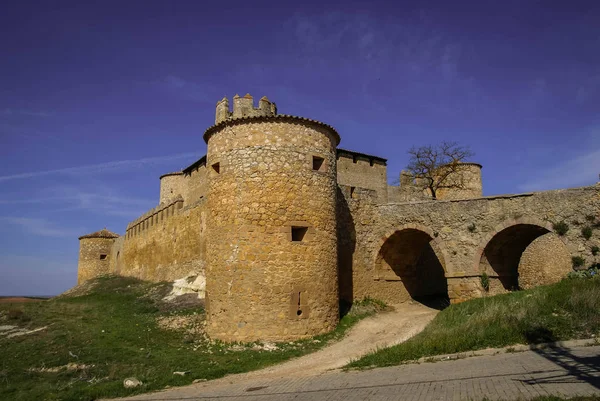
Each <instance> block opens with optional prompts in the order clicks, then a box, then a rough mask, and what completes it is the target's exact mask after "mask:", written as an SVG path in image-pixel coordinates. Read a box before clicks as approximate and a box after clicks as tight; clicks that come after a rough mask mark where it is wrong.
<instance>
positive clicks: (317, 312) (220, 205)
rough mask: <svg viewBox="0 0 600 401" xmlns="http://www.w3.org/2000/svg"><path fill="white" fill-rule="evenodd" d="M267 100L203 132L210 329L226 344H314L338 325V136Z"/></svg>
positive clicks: (218, 122)
mask: <svg viewBox="0 0 600 401" xmlns="http://www.w3.org/2000/svg"><path fill="white" fill-rule="evenodd" d="M248 98H249V95H246V97H245V98H244V99H248ZM250 99H251V98H250ZM266 102H268V99H266V98H263V99H261V106H262V107H260V106H259V108H258V109H255V108H253V107H252V105H251V104H250V108H248V107H247V105H246V107H245V108H244V109H243V110H235V107H236V103H235V102H234V110H233V113H229V114H230V115H232V116H231V117H229V118H227V119H223V120H221V121H219V118H218V117H219V115H218V116H217V124H216V125H215V126H212V127H210V128H209V129H208V130H206V132H205V134H204V139H205V140H206V142H207V144H208V151H207V168H208V170H209V174H208V176H209V192H208V205H209V210H210V217H209V220H208V225H207V269H206V290H207V317H208V322H207V331H208V334H209V335H210V336H211V337H213V338H217V339H221V340H224V341H253V340H288V339H297V338H302V337H307V336H312V335H316V334H320V333H324V332H327V331H330V330H332V329H333V328H334V327H335V326H336V324H337V322H338V317H339V314H338V290H337V288H338V287H337V247H336V187H337V183H336V157H335V156H336V152H335V149H336V146H337V144H338V143H339V136H338V134H337V132H336V131H335V130H334V129H333V128H332V127H330V126H328V125H326V124H323V123H320V122H318V121H313V120H308V119H304V118H300V117H293V116H287V115H277V114H276V111H275V110H276V109H275V107H274V104H273V105H272V107H265V104H266ZM261 110H265V113H264V114H261ZM218 112H219V110H218ZM223 114H224V113H223V111H222V110H221V115H223ZM233 116H238V117H233Z"/></svg>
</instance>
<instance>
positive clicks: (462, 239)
mask: <svg viewBox="0 0 600 401" xmlns="http://www.w3.org/2000/svg"><path fill="white" fill-rule="evenodd" d="M342 189H344V188H342ZM599 189H600V187H599V186H598V185H596V186H593V187H586V188H576V189H566V190H557V191H547V192H539V193H534V194H523V195H514V196H499V197H487V198H480V199H472V200H462V201H439V200H438V201H426V202H413V203H404V204H388V205H378V204H377V198H376V194H375V193H374V192H373V191H368V190H360V191H357V190H355V192H354V198H351V197H349V196H348V193H347V192H348V191H347V189H346V190H342V191H341V193H342V194H344V195H346V196H344V201H343V202H342V203H341V205H344V204H345V205H346V206H345V207H346V209H347V210H346V211H345V212H344V211H338V216H340V215H341V216H345V219H344V220H343V221H341V222H340V227H341V230H340V232H338V235H339V236H340V237H342V241H341V244H343V245H342V248H341V249H340V252H343V253H346V254H342V255H341V256H340V261H341V265H340V276H341V277H345V284H344V285H345V288H340V293H344V292H346V293H347V292H348V287H350V288H351V293H352V294H353V295H352V298H353V299H361V298H363V297H365V296H371V297H374V298H381V299H384V300H387V301H388V302H395V301H398V302H399V301H403V300H405V299H406V292H407V290H406V287H405V286H404V284H403V282H402V281H401V280H400V281H389V280H385V279H379V278H378V277H379V276H381V274H380V273H378V272H377V268H378V267H380V266H378V265H377V261H378V258H379V259H380V258H381V256H380V252H381V249H382V247H383V246H384V244H385V243H386V241H387V240H388V239H389V238H390V237H391V236H392V235H393V234H394V233H395V232H396V231H398V230H403V229H407V228H413V229H415V230H419V231H422V232H424V233H427V234H428V235H429V236H430V237H431V238H433V239H432V241H431V242H430V243H434V244H435V247H434V248H436V252H435V253H436V255H438V256H439V259H441V260H440V262H441V264H442V265H443V266H444V267H445V269H446V279H447V281H448V294H449V296H450V298H451V299H452V301H453V302H458V301H461V300H464V299H469V298H472V297H477V296H481V295H482V294H483V289H482V288H481V284H480V275H481V272H482V271H484V270H486V271H487V272H488V274H490V276H491V281H492V282H494V281H498V280H499V277H497V276H498V275H497V274H496V273H495V272H494V270H493V269H490V267H491V266H489V264H487V263H486V257H485V254H484V250H485V248H486V247H487V246H488V244H490V243H492V242H493V241H496V240H498V239H500V240H501V239H502V236H503V234H502V233H503V232H504V230H506V229H509V228H510V227H513V226H515V227H517V226H518V227H520V229H519V230H516V231H514V234H515V235H516V238H517V239H519V241H520V242H519V244H518V246H519V247H521V248H520V251H521V252H525V256H526V257H525V258H524V259H523V262H522V263H523V265H522V268H523V266H531V267H525V268H524V269H525V270H527V271H531V269H535V267H533V265H532V262H531V259H532V258H535V257H541V255H542V254H543V253H544V249H545V248H546V247H545V246H542V244H539V246H538V245H537V244H535V243H534V244H531V243H532V242H533V241H534V240H535V239H536V238H538V237H540V236H542V235H544V234H545V233H547V232H549V231H551V230H552V228H551V227H552V222H559V221H563V220H564V221H565V222H566V223H567V224H568V225H569V227H570V229H569V231H568V232H567V233H566V235H564V236H563V237H560V241H561V242H562V243H563V244H564V246H565V248H566V252H567V253H568V260H569V262H570V259H571V257H572V256H581V257H583V258H585V261H586V262H585V265H586V266H589V265H591V264H593V263H598V262H600V255H596V256H594V255H592V252H591V249H592V247H593V246H594V245H595V246H600V228H599V227H596V228H594V230H593V234H592V237H591V238H590V239H589V240H586V239H585V238H584V237H583V235H582V233H581V228H582V227H583V226H585V225H588V224H591V223H590V222H589V221H588V219H590V218H591V217H590V216H592V217H594V216H595V217H594V218H595V219H596V220H595V221H596V223H598V222H600V216H598V210H600V196H599V192H600V191H599ZM340 207H342V206H340ZM527 227H529V228H527ZM535 227H538V229H535V230H534V228H535ZM548 227H550V230H549V229H548ZM534 231H535V233H534V234H532V232H534ZM494 239H496V240H494ZM542 241H543V240H540V242H542ZM500 242H501V241H499V242H498V243H499V246H498V247H499V248H500V249H503V250H504V252H510V248H509V245H510V244H508V243H505V244H504V245H505V246H504V247H503V246H502V244H501V243H500ZM530 244H531V247H530V248H528V246H530ZM536 248H537V251H536ZM557 252H560V251H557ZM348 253H351V255H349V254H348ZM534 254H535V255H534ZM482 255H483V258H482ZM518 256H519V258H520V257H521V255H518ZM557 260H562V261H566V260H567V258H566V257H564V256H563V257H561V259H557ZM518 262H519V259H517V263H518ZM564 271H565V270H564V265H562V266H560V267H556V266H554V267H551V268H550V270H549V272H548V273H544V275H545V277H551V278H552V280H555V279H557V277H558V275H560V272H564ZM556 272H559V273H556ZM524 274H525V271H524ZM527 274H531V273H527ZM349 277H351V279H349ZM524 284H525V285H527V279H525V281H524ZM493 285H494V286H495V287H498V286H499V285H501V283H500V284H497V283H494V284H493ZM501 288H502V287H501Z"/></svg>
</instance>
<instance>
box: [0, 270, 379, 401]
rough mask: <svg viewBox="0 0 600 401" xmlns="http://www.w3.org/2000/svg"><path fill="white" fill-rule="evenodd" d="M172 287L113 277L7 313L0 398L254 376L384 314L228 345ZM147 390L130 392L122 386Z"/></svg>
mask: <svg viewBox="0 0 600 401" xmlns="http://www.w3.org/2000/svg"><path fill="white" fill-rule="evenodd" d="M170 290H171V285H170V284H169V283H159V284H155V283H148V282H143V281H140V280H136V279H132V278H119V277H104V278H99V279H96V280H92V281H90V282H88V283H86V284H85V285H83V286H79V287H76V288H74V289H73V290H71V291H68V292H67V293H65V294H63V295H61V296H59V297H56V298H53V299H51V300H48V301H40V302H27V303H2V304H0V350H1V354H2V358H1V359H0V399H3V400H5V399H6V400H14V401H20V400H59V399H60V400H93V399H96V398H100V397H116V396H124V395H131V394H136V393H141V392H147V391H151V390H157V389H162V388H165V387H168V386H180V385H185V384H190V383H192V382H194V381H195V380H196V381H197V380H210V379H214V378H218V377H222V376H224V375H226V374H231V373H240V372H247V371H250V370H254V369H259V368H262V367H265V366H268V365H271V364H274V363H278V362H281V361H284V360H286V359H289V358H291V357H295V356H300V355H303V354H306V353H309V352H312V351H314V350H317V349H319V348H321V347H323V346H324V345H326V344H327V342H328V341H329V340H334V339H338V338H339V337H341V336H342V335H343V333H344V331H345V330H346V329H347V328H348V327H349V326H350V325H352V324H353V323H354V322H356V321H357V320H359V319H360V318H361V317H364V316H367V315H369V314H371V313H373V312H374V311H375V310H377V309H378V306H376V305H375V304H372V303H367V304H368V305H365V303H363V304H362V307H361V308H360V311H355V312H352V311H351V312H350V313H349V314H348V315H346V316H345V317H344V318H343V319H342V323H341V324H340V326H339V328H338V329H337V330H336V331H334V332H332V333H330V334H327V335H324V336H319V337H315V338H312V339H307V340H303V341H296V342H290V343H282V344H272V343H267V344H260V343H253V344H233V345H232V344H223V343H219V342H211V341H209V340H208V339H207V338H206V336H205V334H204V318H205V314H204V308H203V303H202V302H200V301H199V300H198V298H196V297H195V295H191V296H190V295H189V294H188V295H184V296H180V297H177V298H175V299H174V300H172V301H165V300H164V299H163V298H164V297H165V296H166V295H167V294H168V293H169V292H170ZM128 377H135V378H137V379H139V380H140V381H141V382H142V383H143V385H142V386H140V387H137V388H133V389H126V388H124V386H123V380H124V379H126V378H128Z"/></svg>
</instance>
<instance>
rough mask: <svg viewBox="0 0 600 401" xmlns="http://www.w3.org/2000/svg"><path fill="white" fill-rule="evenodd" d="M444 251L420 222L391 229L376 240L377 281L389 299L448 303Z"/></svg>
mask: <svg viewBox="0 0 600 401" xmlns="http://www.w3.org/2000/svg"><path fill="white" fill-rule="evenodd" d="M447 260H448V258H447V257H446V252H445V248H444V245H443V244H442V242H441V240H440V239H439V238H437V235H436V233H435V232H433V231H432V230H431V229H429V228H428V227H424V226H422V225H419V224H406V225H403V226H400V227H398V228H395V229H393V230H390V231H388V232H387V233H386V235H384V236H383V237H382V238H381V240H380V241H379V242H378V247H377V248H376V249H375V255H374V258H373V266H374V268H373V271H374V276H375V279H376V280H379V281H383V282H385V283H386V285H387V287H388V292H390V295H389V297H390V298H391V299H390V300H386V301H391V302H398V301H403V300H408V299H411V298H412V299H415V300H417V301H419V302H422V303H424V304H427V305H430V306H434V307H443V306H447V305H448V303H449V302H448V301H449V298H448V282H447V279H446V271H447V270H446V269H447V267H446V261H447Z"/></svg>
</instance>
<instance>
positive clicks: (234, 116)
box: [78, 95, 600, 341]
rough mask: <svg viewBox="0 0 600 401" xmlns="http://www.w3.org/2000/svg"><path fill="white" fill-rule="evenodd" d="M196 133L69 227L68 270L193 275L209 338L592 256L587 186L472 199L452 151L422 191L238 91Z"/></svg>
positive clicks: (477, 180) (592, 194) (310, 329)
mask: <svg viewBox="0 0 600 401" xmlns="http://www.w3.org/2000/svg"><path fill="white" fill-rule="evenodd" d="M204 140H205V141H206V143H207V154H206V156H204V157H202V158H200V159H199V160H198V161H196V162H195V163H193V164H191V165H190V166H188V167H186V168H185V169H183V170H182V171H178V172H174V173H168V174H165V175H163V176H161V177H160V200H159V205H158V206H157V207H156V208H154V209H152V210H149V211H148V212H147V213H145V214H143V215H142V216H140V217H139V218H138V219H136V220H134V221H132V222H131V223H129V224H128V225H127V229H126V231H125V234H124V235H121V236H119V235H117V234H114V233H111V232H110V231H107V230H101V231H98V232H95V233H93V234H89V235H84V236H82V237H80V238H79V240H80V253H79V266H78V269H79V272H78V281H79V282H80V283H81V282H83V281H85V280H88V279H90V278H93V277H95V276H98V275H102V274H107V273H113V274H120V275H125V276H135V277H139V278H142V279H145V280H154V281H160V280H171V281H172V280H175V279H179V278H182V277H185V276H187V275H188V274H189V273H190V272H196V274H202V275H205V277H206V308H207V326H206V327H207V332H208V334H209V335H210V336H212V337H213V338H217V339H221V340H225V341H253V340H288V339H296V338H302V337H307V336H312V335H316V334H320V333H324V332H327V331H329V330H332V329H333V328H334V327H335V326H336V324H337V322H338V320H339V312H340V311H339V308H340V304H344V303H351V302H352V301H353V300H358V299H362V298H364V297H367V296H369V297H372V298H378V299H381V300H384V301H386V302H388V303H399V302H403V301H406V300H409V299H411V298H412V299H417V300H421V299H427V298H428V297H434V296H436V297H441V298H445V299H447V300H449V302H453V303H454V302H460V301H462V300H466V299H469V298H474V297H481V296H483V295H484V294H486V293H492V294H494V293H499V292H502V291H508V290H512V289H516V288H528V287H531V286H534V285H539V284H546V283H551V282H555V281H557V280H560V279H561V278H562V277H564V276H565V275H566V274H567V273H568V272H569V271H571V270H572V269H573V264H574V263H573V262H574V261H575V260H576V261H577V263H575V264H576V265H579V264H582V263H581V262H582V261H583V266H584V267H585V266H589V265H592V264H595V263H598V262H600V255H598V247H599V246H600V228H599V227H600V216H599V215H598V211H599V210H600V185H598V184H597V185H594V186H590V187H583V188H574V189H564V190H555V191H545V192H536V193H524V194H518V195H501V196H488V197H482V184H481V165H479V164H476V163H465V166H464V169H463V170H461V171H462V172H461V174H463V176H462V177H461V179H464V182H465V183H466V184H465V185H464V186H462V188H460V189H456V190H446V191H445V192H442V193H438V197H437V199H436V200H434V199H431V198H430V197H428V196H427V195H426V194H425V193H424V191H423V190H422V189H421V188H420V187H419V186H417V185H416V184H415V182H414V180H413V177H411V176H408V175H406V174H402V175H401V177H400V185H399V186H390V185H388V182H387V172H386V159H383V158H381V157H377V156H371V155H366V154H362V153H357V152H351V151H348V150H343V149H340V148H338V144H339V142H340V136H339V134H338V133H337V132H336V130H335V129H334V128H333V127H331V126H329V125H327V124H324V123H322V122H319V121H315V120H311V119H308V118H303V117H295V116H292V115H285V114H277V108H276V106H275V104H274V103H272V102H270V101H269V100H268V99H267V98H266V97H263V98H261V99H260V100H259V102H258V108H255V107H254V103H253V99H252V97H251V96H250V95H246V96H244V97H239V96H237V95H236V96H235V97H234V98H233V107H232V110H230V107H229V102H228V100H227V99H223V100H221V101H220V102H218V103H217V107H216V119H215V125H213V126H211V127H209V128H208V129H207V130H206V131H205V132H204ZM557 227H561V229H560V230H558V229H557ZM590 230H591V231H590ZM590 232H591V236H590V235H589V233H590ZM482 276H484V277H486V276H487V277H489V280H482V279H481V278H482Z"/></svg>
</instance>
